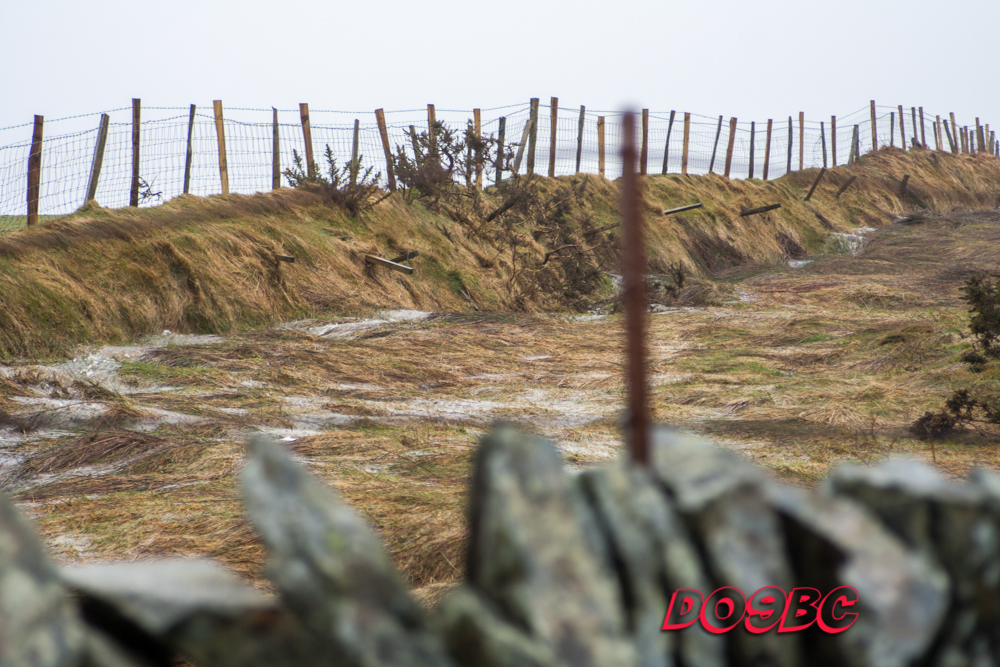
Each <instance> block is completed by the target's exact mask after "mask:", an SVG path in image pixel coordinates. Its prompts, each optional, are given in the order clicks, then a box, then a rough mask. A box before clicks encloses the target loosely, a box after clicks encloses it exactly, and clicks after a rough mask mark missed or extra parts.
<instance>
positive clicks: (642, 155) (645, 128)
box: [639, 109, 649, 176]
mask: <svg viewBox="0 0 1000 667" xmlns="http://www.w3.org/2000/svg"><path fill="white" fill-rule="evenodd" d="M648 155H649V109H643V110H642V147H641V148H640V149H639V175H640V176H645V175H646V158H647V157H648Z"/></svg>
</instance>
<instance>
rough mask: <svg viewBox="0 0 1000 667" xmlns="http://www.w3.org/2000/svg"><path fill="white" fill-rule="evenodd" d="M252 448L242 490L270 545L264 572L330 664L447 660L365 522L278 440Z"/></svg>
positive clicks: (411, 664) (406, 665)
mask: <svg viewBox="0 0 1000 667" xmlns="http://www.w3.org/2000/svg"><path fill="white" fill-rule="evenodd" d="M249 450H250V460H249V462H248V464H247V466H246V468H245V469H244V471H243V479H242V488H243V495H244V499H245V504H246V509H247V513H248V515H249V517H250V520H251V522H252V523H253V524H254V526H255V527H256V528H257V531H258V532H259V533H260V536H261V538H262V539H263V541H264V543H265V545H266V546H267V549H268V555H269V565H268V573H269V576H270V578H271V580H272V581H273V582H274V583H275V584H276V586H277V587H278V590H279V591H280V593H281V598H282V600H283V601H284V602H285V604H287V606H288V607H289V608H290V609H291V610H292V611H293V612H294V613H295V614H296V616H297V617H298V618H299V619H300V620H301V622H302V624H303V625H304V626H305V627H306V629H307V630H308V631H310V632H311V633H312V634H313V635H315V636H316V637H318V638H320V639H321V640H322V641H323V642H324V645H325V647H326V650H325V651H324V652H323V653H324V654H325V655H322V656H320V657H322V658H323V659H324V660H325V661H326V664H338V665H347V666H355V665H356V666H358V667H375V666H381V665H394V666H395V665H398V666H399V667H424V666H426V667H431V666H433V667H447V665H450V664H452V662H451V660H450V659H449V658H448V656H447V654H446V652H445V649H444V646H443V644H442V642H441V640H440V638H439V637H437V636H436V635H435V634H434V633H432V632H431V631H430V629H429V628H428V626H427V618H426V614H425V612H424V611H423V609H422V608H421V607H420V605H419V604H418V603H417V602H416V601H415V600H414V599H413V597H412V596H411V595H410V593H409V591H408V589H407V586H406V583H405V582H404V581H403V579H402V578H401V577H400V575H399V574H398V572H397V571H396V569H395V568H394V567H393V564H392V562H391V560H390V559H389V556H388V554H386V552H385V550H384V548H383V547H382V544H381V542H380V541H379V539H378V538H377V537H376V536H375V534H374V533H373V532H372V531H371V529H370V528H369V527H368V525H367V524H366V523H365V522H364V521H363V520H362V519H361V518H360V517H358V515H357V514H356V513H355V512H354V511H353V510H351V509H350V508H349V507H347V506H346V505H345V504H344V503H342V502H341V501H340V500H339V499H338V498H337V497H336V495H335V493H334V492H333V490H331V489H330V488H329V487H327V486H326V485H325V484H323V483H322V482H320V481H319V480H317V479H315V478H313V477H312V476H311V475H309V474H308V473H307V472H306V471H305V470H303V469H302V467H301V466H299V465H298V464H296V463H295V462H294V461H292V459H291V457H290V456H289V454H288V453H287V452H286V451H285V449H284V448H283V447H282V446H281V445H279V444H278V443H275V442H274V441H272V440H270V439H268V438H264V437H258V438H255V439H253V440H252V441H251V443H250V448H249ZM316 664H319V663H316Z"/></svg>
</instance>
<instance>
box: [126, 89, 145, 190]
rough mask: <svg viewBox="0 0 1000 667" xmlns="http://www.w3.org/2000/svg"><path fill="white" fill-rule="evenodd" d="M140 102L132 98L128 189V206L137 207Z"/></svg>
mask: <svg viewBox="0 0 1000 667" xmlns="http://www.w3.org/2000/svg"><path fill="white" fill-rule="evenodd" d="M141 109H142V101H141V100H139V99H138V98H132V185H131V188H130V189H129V195H128V205H129V206H138V205H139V115H140V111H141Z"/></svg>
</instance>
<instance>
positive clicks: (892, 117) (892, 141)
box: [889, 111, 896, 148]
mask: <svg viewBox="0 0 1000 667" xmlns="http://www.w3.org/2000/svg"><path fill="white" fill-rule="evenodd" d="M895 147H896V112H895V111H890V112H889V148H895Z"/></svg>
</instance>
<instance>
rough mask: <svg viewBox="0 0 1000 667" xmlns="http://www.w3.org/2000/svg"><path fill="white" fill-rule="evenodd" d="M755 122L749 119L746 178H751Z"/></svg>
mask: <svg viewBox="0 0 1000 667" xmlns="http://www.w3.org/2000/svg"><path fill="white" fill-rule="evenodd" d="M755 130H756V123H754V121H750V170H749V171H748V172H747V178H753V147H754V144H756V143H757V141H756V138H755V136H754V135H755Z"/></svg>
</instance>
